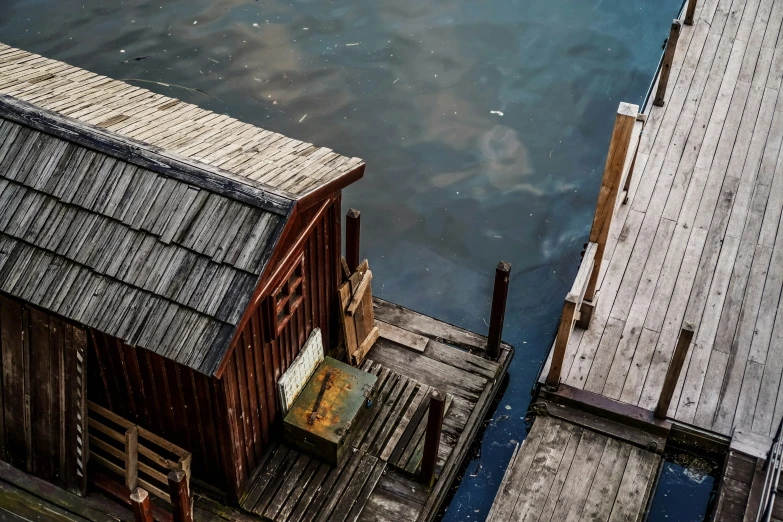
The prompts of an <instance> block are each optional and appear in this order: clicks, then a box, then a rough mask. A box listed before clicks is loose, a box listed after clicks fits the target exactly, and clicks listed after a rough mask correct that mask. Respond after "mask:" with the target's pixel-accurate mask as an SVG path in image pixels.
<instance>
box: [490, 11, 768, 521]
mask: <svg viewBox="0 0 783 522" xmlns="http://www.w3.org/2000/svg"><path fill="white" fill-rule="evenodd" d="M782 26H783V2H780V1H777V0H698V2H697V1H696V0H689V1H688V2H687V3H686V6H685V8H684V10H683V13H682V15H681V17H680V18H679V19H677V20H675V21H674V22H673V24H672V27H671V32H670V37H669V40H668V44H667V46H666V50H665V53H664V55H663V58H662V62H661V67H660V69H659V74H658V77H657V81H656V83H655V85H654V87H653V88H652V89H651V96H650V97H649V99H648V102H647V103H646V104H645V106H644V107H642V109H641V110H640V109H639V107H637V106H635V105H630V104H621V105H620V108H619V110H618V112H617V116H616V122H615V127H614V132H613V134H612V137H611V143H610V147H609V153H608V157H607V161H606V168H605V172H604V178H603V181H602V185H601V189H600V193H599V199H598V205H597V208H596V212H595V218H594V221H593V225H592V229H591V232H590V237H589V242H588V244H587V245H586V247H585V251H584V252H583V260H582V262H581V266H580V268H579V271H578V274H577V276H576V279H575V281H574V285H573V287H572V289H571V290H570V292H569V293H568V294H567V296H566V298H565V301H564V306H563V313H562V317H561V319H560V325H559V329H558V331H557V338H556V340H555V342H554V345H553V347H552V350H551V352H550V354H549V358H548V360H547V361H546V365H545V366H544V368H543V371H542V372H541V374H540V380H539V391H538V393H537V395H536V400H535V402H534V404H533V412H535V413H537V417H536V420H535V422H534V424H533V427H532V430H531V431H530V433H529V436H528V438H527V439H526V440H525V442H524V443H523V444H522V445H520V446H519V447H518V448H517V451H516V453H515V454H514V456H513V457H512V460H511V463H510V465H509V468H508V470H507V473H506V476H505V478H504V481H503V485H502V486H501V488H500V491H499V492H498V494H497V497H496V499H495V504H494V506H493V508H492V512H491V513H490V516H489V520H491V521H492V522H501V521H502V522H506V521H519V520H526V521H528V520H530V521H533V520H547V521H549V520H552V521H554V520H591V521H621V520H622V521H629V520H645V518H646V513H647V510H648V509H649V503H650V498H651V496H652V495H653V494H654V491H655V486H656V483H657V478H658V476H659V475H660V473H661V472H660V469H661V465H662V456H661V454H662V452H663V450H664V449H665V448H666V447H667V446H668V445H670V444H677V445H680V446H686V447H690V448H693V449H695V451H704V450H709V451H711V452H713V454H718V455H721V456H722V458H723V467H722V469H718V470H717V476H718V477H719V478H717V479H716V480H719V489H718V494H717V498H716V499H715V501H714V502H713V504H712V507H711V510H710V513H708V518H707V519H708V520H715V521H757V520H767V521H769V520H781V519H783V505H782V504H781V502H779V501H778V502H777V503H775V502H774V497H775V492H776V491H777V487H778V485H779V482H778V477H779V474H780V458H781V451H780V450H781V446H780V437H781V434H780V426H781V420H782V419H783V387H781V384H783V380H782V377H783V295H782V291H783V220H781V213H782V210H783V85H781V80H782V79H783V31H782V30H781V27H782ZM757 516H758V517H759V518H757Z"/></svg>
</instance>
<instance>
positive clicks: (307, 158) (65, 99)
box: [0, 44, 364, 198]
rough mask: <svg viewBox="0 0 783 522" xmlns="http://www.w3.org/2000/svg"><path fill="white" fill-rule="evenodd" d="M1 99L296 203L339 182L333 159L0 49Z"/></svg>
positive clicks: (342, 168)
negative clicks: (109, 134)
mask: <svg viewBox="0 0 783 522" xmlns="http://www.w3.org/2000/svg"><path fill="white" fill-rule="evenodd" d="M0 94H6V95H9V96H13V97H14V98H17V99H19V100H24V101H27V102H30V103H32V104H34V105H36V106H37V107H40V108H43V109H49V110H52V111H55V112H57V113H59V114H62V115H64V116H68V117H71V118H74V119H76V120H78V121H81V122H84V123H89V124H92V125H97V126H99V127H102V128H105V129H107V130H110V131H112V132H115V133H117V134H119V135H120V136H124V137H127V138H132V139H134V140H138V141H142V142H144V143H148V144H150V145H153V146H155V147H159V148H161V149H163V150H166V151H169V152H172V153H176V154H178V155H180V156H182V157H185V158H189V159H192V160H197V161H199V162H201V163H205V164H207V165H211V166H213V167H219V168H220V169H222V170H224V171H227V172H231V173H233V174H237V175H239V176H242V177H244V178H247V179H249V180H253V181H257V182H260V183H263V184H264V185H267V186H269V187H274V188H276V189H279V190H282V191H285V192H286V193H288V194H290V195H292V196H293V197H295V198H301V197H303V196H306V195H307V194H309V193H312V192H313V191H315V190H317V189H318V188H320V187H322V186H323V185H325V184H327V183H329V182H331V181H334V180H336V179H339V178H340V177H343V176H352V175H353V176H355V175H356V174H358V175H359V176H360V175H361V172H362V169H363V167H364V164H363V162H362V160H361V159H359V158H347V157H345V156H340V155H339V154H337V153H335V152H333V151H332V150H331V149H328V148H323V147H316V146H315V145H312V144H310V143H305V142H302V141H298V140H295V139H292V138H288V137H286V136H283V135H282V134H278V133H276V132H271V131H267V130H264V129H261V128H259V127H255V126H253V125H250V124H248V123H243V122H241V121H239V120H236V119H234V118H231V117H229V116H226V115H222V114H216V113H214V112H210V111H207V110H204V109H201V108H199V107H197V106H195V105H192V104H189V103H185V102H182V101H180V100H177V99H175V98H169V97H167V96H162V95H160V94H155V93H153V92H152V91H149V90H147V89H143V88H140V87H135V86H133V85H129V84H127V83H124V82H121V81H118V80H112V79H110V78H106V77H105V76H100V75H97V74H93V73H91V72H88V71H85V70H83V69H79V68H78V67H73V66H71V65H68V64H65V63H63V62H59V61H56V60H51V59H48V58H44V57H42V56H39V55H36V54H32V53H29V52H27V51H22V50H20V49H15V48H13V47H9V46H7V45H3V44H0Z"/></svg>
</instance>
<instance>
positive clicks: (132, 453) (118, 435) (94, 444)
mask: <svg viewBox="0 0 783 522" xmlns="http://www.w3.org/2000/svg"><path fill="white" fill-rule="evenodd" d="M87 409H88V413H89V415H88V419H87V422H88V426H89V447H90V454H89V460H90V461H91V462H93V463H94V464H97V465H99V466H101V467H102V468H104V469H106V470H108V471H110V472H111V473H113V474H115V475H119V477H120V478H121V481H122V483H123V484H124V485H125V487H126V488H127V489H128V490H130V491H133V490H134V489H136V488H137V487H142V488H144V489H145V490H146V491H148V492H149V493H152V494H153V495H155V496H156V497H158V498H160V499H162V500H165V501H166V502H168V503H170V504H171V503H172V501H171V498H170V496H169V494H168V493H167V492H166V491H167V490H169V489H170V488H169V479H168V474H169V473H170V472H172V471H179V472H183V473H185V477H186V481H187V483H188V484H189V483H190V462H191V454H190V453H189V452H187V451H185V450H183V449H182V448H180V447H178V446H175V445H174V444H172V443H170V442H169V441H167V440H165V439H163V438H161V437H158V436H157V435H155V434H154V433H151V432H149V431H147V430H145V429H144V428H141V427H139V426H137V425H135V424H133V423H132V422H130V421H128V420H127V419H124V418H122V417H120V416H119V415H117V414H115V413H112V412H110V411H109V410H107V409H106V408H103V407H101V406H99V405H97V404H95V403H93V402H90V401H88V402H87Z"/></svg>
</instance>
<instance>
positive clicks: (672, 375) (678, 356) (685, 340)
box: [655, 324, 693, 419]
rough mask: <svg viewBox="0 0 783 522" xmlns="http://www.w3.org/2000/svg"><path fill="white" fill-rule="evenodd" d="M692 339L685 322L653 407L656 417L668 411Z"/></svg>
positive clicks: (658, 417)
mask: <svg viewBox="0 0 783 522" xmlns="http://www.w3.org/2000/svg"><path fill="white" fill-rule="evenodd" d="M692 339H693V327H692V326H691V325H689V324H686V325H685V326H684V327H683V328H682V330H681V331H680V338H679V339H678V340H677V346H676V347H675V348H674V354H673V355H672V360H671V362H670V363H669V369H668V370H667V371H666V379H665V380H664V381H663V388H662V389H661V396H660V397H659V398H658V406H656V407H655V418H656V419H665V418H666V414H667V413H668V412H669V405H670V404H671V402H672V397H673V396H674V389H675V388H676V387H677V381H678V380H679V378H680V372H681V371H682V366H683V365H684V364H685V356H686V355H687V354H688V347H689V346H690V345H691V340H692Z"/></svg>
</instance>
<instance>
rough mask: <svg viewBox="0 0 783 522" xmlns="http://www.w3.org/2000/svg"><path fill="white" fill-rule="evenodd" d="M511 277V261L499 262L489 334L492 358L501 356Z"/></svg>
mask: <svg viewBox="0 0 783 522" xmlns="http://www.w3.org/2000/svg"><path fill="white" fill-rule="evenodd" d="M510 277H511V263H506V262H505V261H501V262H500V263H498V266H497V268H495V287H494V289H493V290H492V312H490V316H489V334H488V335H487V356H488V357H490V358H491V359H497V358H498V357H499V356H500V343H501V341H502V336H503V321H504V320H505V317H506V301H507V300H508V281H509V278H510Z"/></svg>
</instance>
